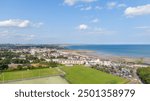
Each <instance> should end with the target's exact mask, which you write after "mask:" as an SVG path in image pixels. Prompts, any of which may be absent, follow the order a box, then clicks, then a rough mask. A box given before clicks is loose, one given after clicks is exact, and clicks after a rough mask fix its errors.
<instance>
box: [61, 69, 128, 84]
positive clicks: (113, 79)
mask: <svg viewBox="0 0 150 101" xmlns="http://www.w3.org/2000/svg"><path fill="white" fill-rule="evenodd" d="M62 70H63V71H64V72H66V75H65V79H66V80H67V81H68V82H69V83H71V84H124V83H128V80H126V79H124V78H121V77H117V76H114V75H111V74H107V73H104V72H101V71H98V70H95V69H92V68H88V67H84V66H74V67H63V68H62Z"/></svg>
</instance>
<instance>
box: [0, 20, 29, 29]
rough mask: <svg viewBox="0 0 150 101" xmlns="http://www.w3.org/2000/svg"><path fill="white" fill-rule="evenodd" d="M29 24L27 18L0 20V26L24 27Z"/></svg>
mask: <svg viewBox="0 0 150 101" xmlns="http://www.w3.org/2000/svg"><path fill="white" fill-rule="evenodd" d="M29 25H30V21H29V20H19V19H9V20H3V21H0V27H19V28H25V27H28V26H29Z"/></svg>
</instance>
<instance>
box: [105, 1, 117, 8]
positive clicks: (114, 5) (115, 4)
mask: <svg viewBox="0 0 150 101" xmlns="http://www.w3.org/2000/svg"><path fill="white" fill-rule="evenodd" d="M116 6H117V3H116V2H108V3H107V8H108V9H113V8H115V7H116Z"/></svg>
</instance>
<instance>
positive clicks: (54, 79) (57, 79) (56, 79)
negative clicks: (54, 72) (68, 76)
mask: <svg viewBox="0 0 150 101" xmlns="http://www.w3.org/2000/svg"><path fill="white" fill-rule="evenodd" d="M8 84H68V82H67V81H66V80H65V79H64V78H62V77H61V76H50V77H43V78H35V79H29V80H21V81H15V82H8Z"/></svg>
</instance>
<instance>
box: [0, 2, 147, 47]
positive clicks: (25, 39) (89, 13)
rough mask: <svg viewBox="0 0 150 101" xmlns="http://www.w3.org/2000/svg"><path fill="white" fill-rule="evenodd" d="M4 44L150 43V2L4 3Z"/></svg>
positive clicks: (0, 37) (0, 20) (0, 17)
mask: <svg viewBox="0 0 150 101" xmlns="http://www.w3.org/2000/svg"><path fill="white" fill-rule="evenodd" d="M0 43H21V44H150V1H149V0H0Z"/></svg>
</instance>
